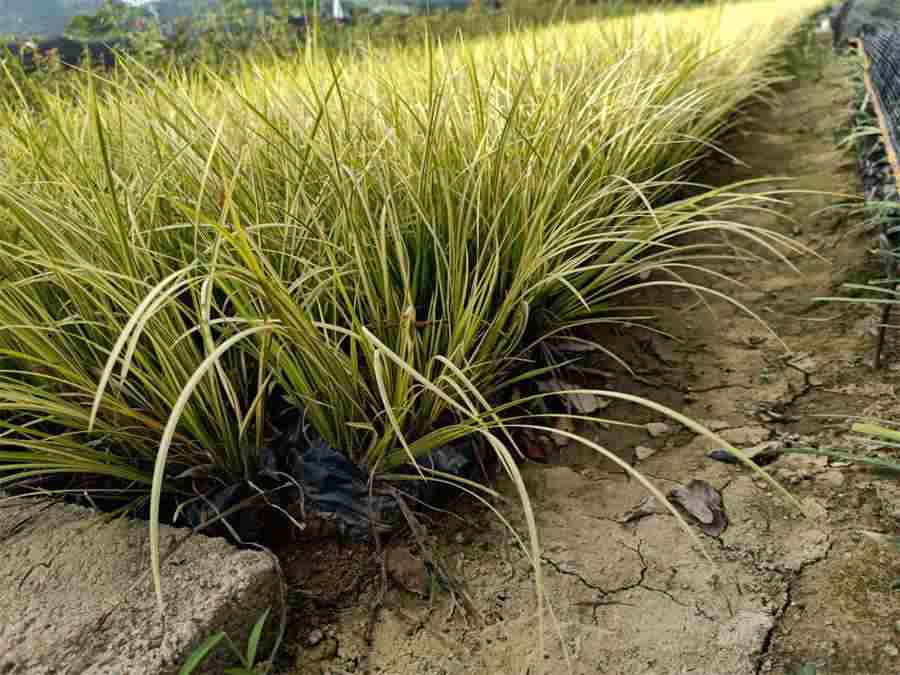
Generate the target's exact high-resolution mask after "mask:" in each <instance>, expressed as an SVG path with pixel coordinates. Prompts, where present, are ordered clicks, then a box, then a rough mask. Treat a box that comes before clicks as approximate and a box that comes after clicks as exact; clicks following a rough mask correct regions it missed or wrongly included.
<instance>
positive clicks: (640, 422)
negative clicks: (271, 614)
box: [284, 56, 900, 675]
mask: <svg viewBox="0 0 900 675" xmlns="http://www.w3.org/2000/svg"><path fill="white" fill-rule="evenodd" d="M850 67H851V66H850V64H849V63H848V62H847V61H846V60H845V59H842V58H839V57H836V56H828V57H826V58H823V59H822V62H821V63H820V64H819V65H818V66H817V67H816V68H813V72H811V73H805V74H804V76H803V77H800V78H798V79H796V80H795V81H793V82H791V83H788V84H785V85H783V86H782V87H781V89H780V91H779V96H778V100H777V102H776V103H775V105H773V106H772V107H765V108H758V109H755V110H754V111H752V119H750V120H749V121H748V122H746V123H745V124H743V125H741V131H740V132H737V133H734V134H732V136H731V137H730V138H729V139H728V143H727V146H726V147H727V149H728V151H729V152H730V153H732V154H733V155H734V156H736V157H737V158H739V159H740V160H742V162H743V163H744V164H741V165H738V164H735V163H734V162H732V161H731V160H728V159H725V158H723V159H722V160H718V161H712V162H710V163H709V164H708V165H707V168H706V169H705V171H706V173H707V175H706V179H707V181H709V182H713V183H720V184H726V183H731V182H733V181H737V180H743V179H750V178H759V177H765V176H792V177H794V178H795V180H794V181H793V182H792V183H791V184H790V186H789V187H790V188H791V189H796V190H800V191H801V192H797V193H794V194H791V195H788V196H787V197H786V199H787V200H788V201H789V204H787V205H785V206H783V207H780V208H779V211H780V212H781V214H782V217H775V216H773V215H771V214H768V213H755V214H751V215H750V216H749V217H750V218H751V222H753V223H754V224H757V225H759V226H764V227H768V228H773V229H776V230H779V231H781V232H784V233H786V234H790V235H792V236H794V237H796V238H797V239H798V240H799V241H801V242H803V243H804V244H805V245H806V246H808V247H809V248H810V249H811V250H812V251H813V252H815V254H818V256H820V257H817V256H816V255H814V254H812V253H807V254H804V255H799V254H798V255H792V256H791V262H792V263H793V264H794V265H796V267H797V270H795V271H792V270H791V269H790V268H789V267H788V266H787V265H785V264H784V263H779V262H772V263H771V264H765V265H762V264H752V265H751V264H744V263H739V262H734V263H728V262H726V263H724V264H722V265H721V266H720V267H719V268H718V270H717V271H718V272H720V273H721V274H723V275H726V276H728V277H730V279H731V280H732V281H734V282H738V284H729V285H726V286H722V287H721V289H722V290H724V291H727V292H728V293H729V294H730V295H731V296H732V297H733V298H735V299H736V300H738V301H739V302H740V303H742V304H744V305H745V306H746V307H747V308H749V309H752V310H753V311H754V312H755V313H757V315H758V316H759V317H761V318H762V319H764V320H765V322H766V323H767V324H768V326H769V327H771V329H772V330H773V331H774V333H775V334H777V336H778V337H777V338H776V337H775V335H773V333H772V332H770V331H769V330H767V328H766V327H765V326H763V325H762V324H761V323H760V322H759V321H757V320H756V319H754V318H752V317H751V316H749V315H748V314H747V313H746V312H745V311H743V310H742V309H739V308H736V307H735V306H733V305H731V304H729V303H727V302H724V301H722V302H719V301H717V302H713V303H712V306H711V307H710V308H709V309H708V310H707V309H704V308H703V307H698V306H697V302H696V298H694V297H693V296H689V295H687V294H684V295H679V294H676V295H675V296H674V298H673V296H672V294H671V293H667V294H666V295H665V297H664V298H663V297H661V296H653V295H649V294H648V295H647V296H646V297H645V298H644V300H646V301H648V302H651V303H654V304H663V303H664V304H665V305H666V309H664V310H662V312H661V315H660V328H661V329H662V330H663V331H665V332H666V333H669V334H670V335H671V337H663V336H659V335H650V334H647V335H637V336H635V335H634V333H629V334H623V335H609V334H603V335H599V336H597V338H598V339H600V340H602V341H603V342H604V344H605V345H607V346H612V347H613V348H614V349H615V350H616V352H617V353H618V354H619V355H620V356H621V357H622V358H624V359H625V361H627V362H628V363H629V364H631V366H632V367H633V369H634V371H635V373H634V375H631V374H628V373H626V372H624V371H623V370H622V369H621V367H619V366H617V365H616V363H615V362H613V361H611V360H609V359H604V358H603V357H602V356H600V355H597V356H596V358H592V362H591V364H590V365H591V369H590V370H589V371H583V373H586V374H583V380H582V383H583V384H584V385H586V386H591V387H598V388H606V389H611V390H616V391H623V392H627V393H631V394H636V395H640V396H646V397H648V398H650V399H652V400H655V401H658V402H660V403H663V404H665V405H669V406H671V407H673V408H674V409H676V410H679V411H682V412H684V413H685V414H687V415H688V416H690V417H692V418H694V419H697V420H700V421H702V422H704V423H705V424H707V425H708V426H709V427H710V428H712V429H713V430H715V431H717V432H718V433H719V434H721V435H722V436H723V437H725V438H726V440H728V441H729V442H732V443H734V444H735V445H736V446H737V447H739V448H742V449H747V448H752V447H756V446H758V445H759V444H761V443H766V442H775V443H783V442H785V441H788V442H793V443H794V444H800V445H811V446H818V447H837V448H843V449H849V450H853V449H856V450H871V449H872V447H871V445H866V444H865V443H864V442H863V441H861V440H858V439H856V438H854V437H853V435H852V434H850V433H849V426H850V423H851V422H852V419H853V418H854V417H855V416H868V417H875V418H883V419H888V420H896V419H898V418H900V401H898V398H897V391H898V389H897V385H898V384H900V339H898V336H900V331H893V333H892V335H891V337H890V338H889V341H888V346H887V349H886V356H885V364H884V367H882V368H881V369H880V370H877V371H875V370H873V369H872V367H871V365H870V361H871V355H872V344H873V342H872V334H871V333H872V327H873V325H874V322H875V320H876V319H875V317H876V309H875V308H873V307H870V306H866V305H859V304H840V303H824V302H821V301H818V300H816V298H819V297H822V296H832V295H837V294H839V293H840V292H841V291H840V287H841V285H842V284H844V283H847V282H851V281H860V280H865V279H868V278H873V277H876V276H877V275H878V264H877V256H876V255H875V254H874V252H873V251H872V248H873V245H874V244H875V242H876V241H877V239H876V231H875V225H873V224H872V223H869V222H867V220H866V218H865V217H864V215H862V214H860V213H859V211H858V210H855V209H854V208H852V206H853V200H852V199H848V198H847V197H845V196H840V195H851V196H856V195H859V194H860V191H861V188H860V185H859V181H858V178H857V175H856V170H855V160H854V158H853V156H852V154H850V153H848V152H844V151H840V150H837V149H836V143H835V138H836V137H837V136H839V135H840V134H841V133H844V131H843V130H842V127H843V125H845V124H846V122H847V118H848V114H849V112H848V107H849V105H850V100H851V92H852V90H851V85H850V80H849V73H850ZM770 187H771V186H770ZM755 189H758V188H755ZM802 191H815V192H817V193H833V194H830V195H829V194H813V193H804V192H802ZM857 206H858V204H857ZM741 217H742V218H743V220H744V221H745V222H747V218H748V215H747V214H743V215H742V216H741ZM779 338H780V339H779ZM782 340H783V343H782V342H781V341H782ZM568 379H570V380H571V378H568ZM603 415H604V416H605V417H608V418H610V419H616V420H624V421H627V422H630V423H632V424H633V425H634V426H633V427H627V428H622V427H613V426H610V427H609V428H603V427H601V426H599V425H594V426H591V425H586V426H584V427H583V428H579V431H580V432H581V433H584V434H585V435H587V436H588V437H590V438H592V439H593V440H595V441H596V442H597V443H599V444H601V445H603V446H604V447H606V448H608V449H610V450H612V451H614V452H615V453H617V454H618V455H619V456H621V457H623V458H626V459H627V460H629V461H630V462H634V464H635V466H636V468H638V469H639V470H640V471H641V472H643V473H644V474H646V475H647V476H648V477H650V478H651V479H652V480H653V481H654V482H655V484H656V485H658V486H659V487H660V488H661V489H663V490H667V489H668V488H670V487H671V486H673V485H675V484H677V483H682V484H683V483H686V482H687V481H689V480H692V479H702V480H705V481H708V482H709V483H710V484H711V485H713V486H715V487H716V488H717V489H718V490H720V491H721V494H722V497H723V501H724V508H725V511H726V513H727V518H728V521H729V524H728V527H727V528H726V529H725V530H724V532H722V533H721V534H720V535H719V536H717V537H712V536H707V535H704V534H701V535H699V536H700V539H701V540H702V544H703V547H702V550H701V549H699V548H698V547H697V546H696V545H695V543H694V542H693V541H692V540H691V538H689V537H688V536H686V535H685V533H684V532H683V531H682V530H681V529H680V527H679V525H678V524H677V522H676V520H675V519H674V518H673V517H672V516H671V515H670V514H669V513H668V512H666V511H665V510H664V509H655V510H651V512H650V513H648V514H645V515H644V517H641V518H637V519H634V520H631V521H628V522H623V521H624V518H623V515H624V514H626V513H628V512H629V511H630V510H632V509H634V508H635V507H636V506H638V505H639V504H640V503H641V500H642V499H643V498H644V497H646V495H647V492H646V491H645V489H644V488H643V487H642V486H641V485H640V484H639V483H638V482H636V481H635V480H629V479H628V478H627V477H626V476H625V475H624V474H623V472H622V471H621V470H620V469H619V468H617V467H615V466H614V465H613V464H612V463H610V462H609V461H608V460H603V459H601V458H599V457H598V456H597V455H596V453H594V451H593V450H591V449H590V448H587V447H586V446H583V445H579V444H577V443H571V444H568V445H565V446H562V447H558V448H556V449H555V451H554V453H552V457H551V458H550V459H551V461H550V462H549V464H547V465H544V466H541V465H529V466H527V467H526V468H525V477H526V481H527V485H528V487H529V489H530V490H531V494H532V497H533V500H534V503H535V508H536V512H537V517H538V524H539V527H540V531H541V536H542V539H543V552H544V557H543V571H544V573H545V576H546V579H545V595H546V598H547V603H548V608H549V610H550V611H549V612H548V614H547V620H546V622H545V624H544V636H543V637H544V645H543V653H540V640H539V637H540V636H539V632H538V631H539V625H538V622H537V618H536V615H535V590H534V581H533V576H532V574H531V571H530V568H529V564H528V562H527V561H526V559H525V556H524V555H523V553H522V552H521V550H520V548H519V547H518V544H517V543H516V541H515V540H514V539H513V538H512V536H511V535H510V534H509V532H508V530H507V529H506V528H505V527H504V526H503V525H502V523H501V522H500V521H499V519H498V518H497V517H496V515H494V514H492V513H491V512H489V511H488V510H486V509H475V508H471V509H464V510H463V511H455V512H454V513H453V514H437V515H436V516H433V517H432V518H430V519H429V520H428V521H426V524H427V527H428V535H427V541H428V545H427V546H428V549H429V550H430V552H431V555H433V556H435V557H436V558H437V559H439V560H440V561H442V564H443V565H444V566H445V567H446V568H447V570H448V571H449V573H450V574H451V575H452V576H453V577H454V578H456V579H457V580H460V583H461V582H462V580H464V581H465V584H466V588H465V589H462V588H461V587H457V588H456V589H455V592H448V591H447V590H446V589H443V588H441V587H440V586H439V585H436V584H435V583H434V582H433V581H432V580H431V578H430V577H429V576H428V575H427V574H425V572H426V566H425V565H424V564H423V562H422V552H421V551H420V550H419V549H418V548H417V546H416V545H415V540H414V539H413V538H412V537H406V538H401V539H402V541H400V542H399V543H398V542H396V541H393V542H388V543H387V545H388V551H389V554H388V565H387V571H388V572H389V578H388V583H387V584H386V585H383V584H381V583H378V580H377V575H376V579H375V581H374V582H371V583H368V582H361V581H360V579H362V578H364V577H365V575H364V574H363V570H365V569H367V568H369V567H370V561H371V551H369V550H368V549H365V548H364V547H356V546H351V545H344V546H342V545H340V544H337V543H332V544H327V545H323V547H321V548H320V549H318V550H316V551H315V552H313V553H310V552H309V551H308V550H307V551H305V552H304V553H303V554H302V555H297V556H296V558H294V559H291V558H288V559H287V560H286V561H285V572H286V574H287V577H288V580H289V583H290V587H291V591H290V595H291V599H292V617H293V619H294V620H292V621H291V623H290V625H289V631H288V635H287V644H288V649H287V652H288V657H289V661H290V664H291V665H290V667H288V668H287V669H286V670H285V671H284V672H285V673H293V674H296V675H313V674H315V675H320V674H326V673H331V674H333V675H346V674H347V673H373V674H374V673H384V674H391V675H414V674H416V675H450V674H453V673H468V674H471V675H476V674H478V675H481V674H484V675H501V674H502V675H506V674H509V675H521V674H524V673H529V674H531V675H537V674H538V673H541V672H543V673H548V674H557V673H560V674H562V673H576V674H578V675H586V674H587V673H609V674H614V675H675V674H683V673H692V674H698V675H756V674H771V675H797V674H799V673H803V674H804V675H805V674H806V673H812V672H815V673H819V674H820V675H821V674H832V675H838V674H846V675H851V674H852V675H875V674H878V675H897V674H898V673H900V655H898V650H900V587H898V585H897V582H898V580H900V551H898V550H897V549H896V548H894V549H892V548H889V547H886V546H884V545H881V544H879V543H878V542H876V541H873V540H871V539H870V538H869V537H867V536H865V535H864V534H863V533H862V531H876V532H888V533H896V532H897V529H898V524H900V481H898V480H897V478H896V477H894V478H885V477H883V476H878V475H875V474H873V473H871V472H870V471H868V470H864V469H860V468H857V467H855V466H853V465H848V464H841V463H836V462H831V461H829V460H827V459H825V458H821V457H815V456H806V455H795V454H785V455H782V456H781V457H780V458H779V459H778V460H777V461H775V462H774V463H772V464H770V465H769V466H768V467H767V469H768V470H769V471H770V472H771V474H772V475H773V476H774V477H775V478H776V479H777V480H778V481H779V482H781V483H782V484H783V485H784V486H786V487H787V488H788V489H789V491H790V492H791V494H792V495H793V496H794V497H795V498H796V499H797V500H798V501H799V502H800V503H801V504H802V505H803V509H804V511H805V515H802V514H801V513H800V512H799V511H798V510H797V509H796V508H794V507H793V506H792V505H791V504H789V503H788V502H786V501H785V500H784V499H780V498H779V497H778V496H777V495H776V494H775V492H774V491H773V490H772V488H771V487H770V486H769V485H768V484H767V483H765V482H764V481H762V480H760V479H759V478H758V477H756V476H755V475H754V474H752V473H751V472H749V471H748V470H745V469H744V468H742V467H738V466H733V465H728V464H723V463H719V462H715V461H712V460H710V459H708V458H707V457H706V455H707V453H708V452H709V451H710V450H711V449H713V448H714V447H715V444H714V443H712V442H711V441H709V440H708V439H706V438H705V437H702V436H697V435H694V434H693V433H691V432H689V431H687V430H686V429H684V428H682V427H679V426H678V425H675V424H671V423H668V424H667V426H666V427H663V426H653V427H651V428H650V429H651V430H652V431H653V433H650V430H648V428H647V427H646V425H647V424H648V423H649V424H652V423H659V422H666V420H665V419H663V418H662V417H661V416H660V415H659V414H657V413H654V412H652V411H649V410H646V409H641V408H639V407H636V406H633V405H629V404H625V403H622V402H612V403H611V404H610V405H609V406H608V407H607V408H606V409H605V410H604V411H603ZM510 494H511V493H510ZM502 511H503V513H504V514H506V515H507V516H508V517H509V518H510V519H511V520H512V523H513V524H514V525H518V526H521V525H522V521H521V518H520V517H519V516H517V515H516V512H515V510H514V509H512V508H509V509H506V508H505V507H502ZM704 552H705V553H704ZM370 581H371V578H370ZM467 598H468V600H469V602H467V601H466V599H467ZM379 600H380V602H378V601H379ZM373 619H374V620H373ZM813 668H815V670H813Z"/></svg>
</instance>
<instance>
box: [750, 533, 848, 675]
mask: <svg viewBox="0 0 900 675" xmlns="http://www.w3.org/2000/svg"><path fill="white" fill-rule="evenodd" d="M833 544H834V542H833V541H832V539H831V538H830V537H829V538H828V545H827V547H826V548H825V551H824V553H822V555H820V556H818V557H817V558H813V559H811V560H807V561H805V562H802V563H800V567H798V568H797V569H796V570H794V571H793V572H791V573H790V574H787V575H784V576H785V577H786V580H785V582H786V583H785V588H784V600H783V602H782V603H781V606H780V607H779V608H778V609H777V610H775V615H774V616H775V619H774V621H772V625H771V626H770V627H769V630H767V631H766V635H765V637H764V638H763V642H762V646H761V647H760V650H759V657H758V658H757V661H756V669H755V670H754V672H755V674H756V675H762V672H763V668H764V667H765V666H766V664H767V663H768V661H769V657H770V656H771V651H772V643H773V642H774V640H775V635H776V634H777V633H778V629H779V628H780V627H781V622H782V620H783V619H784V615H785V614H786V613H787V611H788V609H790V607H791V605H792V604H793V602H794V585H795V584H796V583H797V582H798V581H799V580H800V577H802V576H803V573H804V572H806V570H807V569H809V568H810V567H812V566H813V565H817V564H819V563H820V562H822V561H823V560H827V559H828V556H829V555H830V554H831V548H832V546H833Z"/></svg>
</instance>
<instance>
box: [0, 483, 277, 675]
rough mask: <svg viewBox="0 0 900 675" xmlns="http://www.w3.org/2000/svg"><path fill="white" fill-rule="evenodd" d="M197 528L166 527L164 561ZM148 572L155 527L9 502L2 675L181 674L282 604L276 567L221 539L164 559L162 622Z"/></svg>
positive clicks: (2, 532) (4, 524)
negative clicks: (210, 644) (222, 638)
mask: <svg viewBox="0 0 900 675" xmlns="http://www.w3.org/2000/svg"><path fill="white" fill-rule="evenodd" d="M187 533H188V530H179V529H175V528H172V527H162V532H161V543H162V551H163V554H164V555H165V552H166V551H168V550H170V549H171V547H172V546H174V544H175V543H176V542H178V541H179V540H181V539H182V538H183V537H184V535H185V534H187ZM149 565H150V550H149V536H148V525H147V524H146V523H143V522H139V521H134V520H128V519H124V518H119V519H115V520H109V519H108V516H106V517H104V516H102V515H101V514H98V513H97V512H95V511H91V510H89V509H84V508H80V507H76V506H70V505H62V504H47V503H46V502H43V503H41V502H35V501H31V500H17V501H15V502H6V503H2V504H0V674H2V675H13V674H15V675H18V674H20V673H21V674H25V673H27V674H28V675H63V674H66V675H68V674H70V673H71V674H74V673H84V674H90V675H101V674H103V675H113V674H115V675H144V674H147V675H157V674H168V673H177V672H178V670H179V668H180V667H181V665H182V664H183V662H184V660H185V659H186V658H187V657H188V656H189V655H190V653H191V652H192V651H193V649H194V648H196V647H197V646H198V645H199V644H200V643H201V642H202V641H203V640H205V639H206V638H207V637H208V636H209V635H211V634H213V633H215V632H217V631H219V630H226V631H227V632H228V634H229V635H230V636H231V637H232V639H234V640H236V641H238V642H237V644H238V645H240V646H242V645H243V644H244V642H245V640H246V636H247V634H248V633H249V630H250V628H251V627H252V626H253V624H254V622H255V621H256V619H257V618H258V617H259V615H260V614H261V613H262V612H263V611H265V609H266V608H267V607H270V606H271V607H272V608H273V613H277V611H278V609H279V607H278V597H277V596H278V592H277V589H278V578H277V574H278V573H277V567H276V564H275V562H274V561H273V560H272V559H270V558H269V556H267V555H266V554H264V553H260V552H255V551H246V550H245V551H240V550H238V549H236V548H235V547H233V546H231V545H230V544H229V543H228V542H226V541H225V540H223V539H212V538H209V537H204V536H202V535H195V536H193V537H191V538H190V539H188V541H187V542H186V543H184V544H183V545H182V546H181V547H180V548H178V549H177V550H176V551H175V552H174V553H173V554H172V555H171V556H170V557H169V558H168V559H167V560H165V562H164V564H163V592H164V598H165V603H166V611H165V616H164V617H163V616H161V615H160V614H159V612H158V611H157V608H156V598H155V595H154V593H153V588H152V582H151V578H150V575H149V573H147V572H148V570H149ZM270 623H271V622H270ZM211 668H212V669H213V671H217V672H221V668H222V663H221V662H219V664H218V665H215V664H213V665H211ZM207 672H211V671H209V670H207Z"/></svg>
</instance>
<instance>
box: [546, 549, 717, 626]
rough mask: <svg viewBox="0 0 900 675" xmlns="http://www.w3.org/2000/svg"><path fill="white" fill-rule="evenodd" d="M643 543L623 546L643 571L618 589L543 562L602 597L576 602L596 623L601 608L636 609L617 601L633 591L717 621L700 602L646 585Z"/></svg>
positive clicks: (548, 559)
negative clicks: (586, 608) (654, 596)
mask: <svg viewBox="0 0 900 675" xmlns="http://www.w3.org/2000/svg"><path fill="white" fill-rule="evenodd" d="M643 543H644V542H643V540H640V541H638V545H637V546H635V547H631V546H628V545H627V544H624V543H623V544H622V546H624V547H625V548H627V549H628V550H630V551H633V552H634V553H635V554H636V555H637V556H638V559H639V560H640V561H641V569H640V571H639V573H638V579H637V581H634V582H631V583H628V584H624V585H622V586H619V587H617V588H603V587H602V586H598V585H597V584H595V583H593V582H591V581H589V580H588V579H586V578H584V576H582V575H581V574H579V573H578V572H577V571H574V570H572V569H568V568H566V567H564V566H563V565H561V564H560V563H558V562H556V561H555V560H553V559H552V558H548V557H547V556H541V560H542V561H544V562H546V563H547V564H548V565H550V566H551V567H552V568H553V569H555V570H556V571H557V572H558V573H559V574H562V575H565V576H571V577H575V578H576V579H577V580H578V582H579V583H580V584H582V585H583V586H585V587H586V588H589V589H591V590H592V591H594V592H596V593H597V594H599V596H600V597H599V598H598V599H597V600H587V601H584V602H576V603H575V605H576V606H580V607H590V608H591V612H592V619H593V620H594V621H596V620H597V610H598V609H599V608H600V607H607V606H610V605H621V606H625V607H634V605H631V604H629V603H627V602H619V601H617V600H615V596H617V595H619V594H621V593H625V592H626V591H631V590H640V591H650V592H651V593H659V594H660V595H663V596H665V597H666V598H667V599H668V600H670V601H671V602H672V603H674V604H676V605H678V606H679V607H684V608H686V609H694V610H695V612H696V614H697V616H699V617H701V618H703V619H706V620H708V621H715V619H714V618H713V617H710V616H709V615H708V614H707V613H706V612H705V611H704V610H703V609H702V607H700V604H699V602H697V603H695V605H689V604H687V603H685V602H682V601H681V600H679V599H678V598H676V597H675V596H674V595H672V593H670V592H669V591H667V590H666V589H664V588H658V587H656V586H650V585H649V584H648V583H646V580H647V572H649V570H650V564H649V563H648V562H647V558H646V557H644V552H643V551H642V550H641V546H642V545H643Z"/></svg>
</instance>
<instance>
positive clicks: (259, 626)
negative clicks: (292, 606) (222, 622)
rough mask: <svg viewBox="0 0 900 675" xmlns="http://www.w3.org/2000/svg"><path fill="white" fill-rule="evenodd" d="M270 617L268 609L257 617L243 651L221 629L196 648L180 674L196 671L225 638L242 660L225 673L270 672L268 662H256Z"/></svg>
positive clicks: (236, 674)
mask: <svg viewBox="0 0 900 675" xmlns="http://www.w3.org/2000/svg"><path fill="white" fill-rule="evenodd" d="M268 618H269V610H268V609H267V610H266V611H265V612H263V613H262V616H260V617H259V619H257V621H256V623H255V624H254V625H253V630H252V631H250V637H249V638H248V639H247V651H246V652H241V650H240V649H238V647H237V645H235V644H234V642H233V641H232V640H231V638H230V637H228V635H227V634H226V633H225V631H220V632H218V633H216V634H215V635H212V636H210V637H209V638H207V639H206V640H205V641H204V642H203V644H201V645H200V646H199V647H197V649H196V650H194V652H193V653H192V654H191V655H190V657H188V660H187V661H186V662H185V663H184V665H183V666H182V667H181V670H180V671H178V675H191V673H193V672H195V671H196V670H197V668H199V667H200V666H201V665H203V663H205V662H206V660H207V659H208V658H209V657H210V656H211V655H212V653H213V651H214V650H215V648H216V647H217V646H218V645H219V643H220V642H222V641H223V640H224V641H225V646H226V647H228V650H229V651H230V652H231V653H232V654H234V656H235V657H236V658H237V659H238V660H239V661H240V663H241V665H240V666H237V667H234V668H226V669H225V671H224V673H225V675H261V674H262V673H267V672H269V667H270V666H269V665H268V663H260V664H257V663H256V657H257V652H258V650H259V642H260V639H261V638H262V632H263V627H264V626H265V623H266V619H268Z"/></svg>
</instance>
